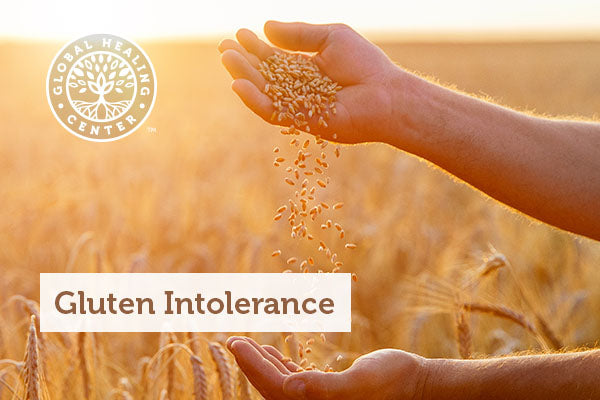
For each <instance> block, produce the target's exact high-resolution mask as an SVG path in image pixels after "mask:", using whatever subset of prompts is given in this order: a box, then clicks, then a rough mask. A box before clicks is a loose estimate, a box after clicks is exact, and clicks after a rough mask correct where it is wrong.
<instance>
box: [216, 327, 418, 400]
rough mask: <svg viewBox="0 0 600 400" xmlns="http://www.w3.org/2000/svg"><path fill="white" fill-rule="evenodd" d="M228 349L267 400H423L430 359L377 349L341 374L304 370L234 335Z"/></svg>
mask: <svg viewBox="0 0 600 400" xmlns="http://www.w3.org/2000/svg"><path fill="white" fill-rule="evenodd" d="M227 347H228V348H229V350H230V351H231V352H232V353H233V354H234V356H235V359H236V361H237V363H238V365H239V366H240V368H241V369H242V371H243V372H244V374H246V376H247V377H248V379H249V380H250V382H251V383H252V385H254V387H255V388H256V389H257V390H258V391H259V392H260V393H261V394H262V395H263V397H265V399H267V400H271V399H273V400H296V399H314V400H320V399H324V400H325V399H327V400H337V399H340V400H342V399H343V400H352V399H374V400H377V399H397V400H402V399H413V398H420V396H421V394H422V392H423V389H424V388H423V387H422V386H423V382H424V381H425V378H426V375H427V369H428V368H427V363H426V361H427V360H426V359H425V358H423V357H419V356H417V355H414V354H411V353H406V352H404V351H401V350H390V349H386V350H378V351H375V352H373V353H369V354H366V355H364V356H362V357H360V358H358V359H356V360H355V361H354V363H353V364H352V366H351V367H350V368H348V369H347V370H345V371H342V372H322V371H314V370H313V371H301V368H300V367H299V366H298V365H297V364H295V363H293V362H291V361H284V360H283V355H282V354H281V353H280V352H279V351H278V350H277V349H276V348H274V347H272V346H260V345H259V344H258V343H256V342H255V341H254V340H252V339H250V338H247V337H240V336H232V337H230V338H229V339H228V340H227Z"/></svg>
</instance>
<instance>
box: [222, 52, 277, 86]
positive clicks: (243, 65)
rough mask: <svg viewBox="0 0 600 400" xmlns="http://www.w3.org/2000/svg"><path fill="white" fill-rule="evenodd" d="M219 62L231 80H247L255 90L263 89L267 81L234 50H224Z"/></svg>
mask: <svg viewBox="0 0 600 400" xmlns="http://www.w3.org/2000/svg"><path fill="white" fill-rule="evenodd" d="M221 62H222V63H223V65H224V66H225V68H227V71H229V74H230V75H231V76H232V77H233V79H239V78H241V79H247V80H249V81H250V82H252V83H253V84H254V85H255V86H256V87H257V88H264V87H265V85H266V84H267V81H266V80H265V78H263V76H262V75H261V73H260V72H258V70H257V69H256V68H254V67H253V66H252V65H250V63H249V62H248V60H247V59H246V58H245V57H244V56H243V55H242V54H241V53H239V52H237V51H235V50H225V52H223V55H222V56H221Z"/></svg>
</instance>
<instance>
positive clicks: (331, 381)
mask: <svg viewBox="0 0 600 400" xmlns="http://www.w3.org/2000/svg"><path fill="white" fill-rule="evenodd" d="M350 382H351V381H350V379H349V373H348V372H347V370H346V371H344V372H322V371H306V372H299V373H296V374H292V375H289V376H288V377H287V378H285V380H284V381H283V392H284V393H285V394H286V395H287V396H290V397H291V398H293V399H298V400H303V399H336V398H349V397H351V395H352V393H351V392H352V387H351V383H350Z"/></svg>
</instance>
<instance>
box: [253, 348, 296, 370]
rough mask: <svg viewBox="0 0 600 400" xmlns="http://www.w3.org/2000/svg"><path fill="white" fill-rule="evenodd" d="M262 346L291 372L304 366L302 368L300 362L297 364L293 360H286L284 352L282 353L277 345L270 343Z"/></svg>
mask: <svg viewBox="0 0 600 400" xmlns="http://www.w3.org/2000/svg"><path fill="white" fill-rule="evenodd" d="M262 347H263V349H265V350H266V351H267V352H268V353H269V354H271V355H272V356H273V357H275V358H277V359H278V360H279V361H280V362H281V363H282V364H283V365H285V367H286V368H287V369H288V370H289V371H290V372H297V371H300V370H301V369H302V368H300V366H299V365H298V364H296V363H295V362H293V361H284V357H283V354H281V352H280V351H279V350H277V349H276V348H275V347H273V346H269V345H263V346H262Z"/></svg>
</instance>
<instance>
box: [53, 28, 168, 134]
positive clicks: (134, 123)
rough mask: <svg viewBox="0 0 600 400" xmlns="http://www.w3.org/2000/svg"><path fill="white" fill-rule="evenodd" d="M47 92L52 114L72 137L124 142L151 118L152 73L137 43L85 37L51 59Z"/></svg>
mask: <svg viewBox="0 0 600 400" xmlns="http://www.w3.org/2000/svg"><path fill="white" fill-rule="evenodd" d="M46 94H47V96H48V102H49V103H50V108H51V109H52V113H53V114H54V116H55V117H56V119H58V122H60V123H61V125H62V126H63V127H65V128H66V129H67V130H68V131H69V132H71V133H72V134H74V135H76V136H79V137H80V138H83V139H86V140H91V141H95V142H107V141H111V140H117V139H121V138H124V137H125V136H127V135H129V134H130V133H132V132H133V131H135V130H136V129H137V128H138V127H139V126H140V125H141V124H142V123H143V122H144V121H145V119H146V118H147V117H148V115H150V111H151V110H152V107H153V106H154V99H155V97H156V75H155V73H154V67H153V66H152V63H151V62H150V59H149V58H148V56H147V55H146V53H144V51H143V50H142V49H141V48H140V47H139V46H137V45H136V44H135V43H133V42H130V41H128V40H125V39H123V38H121V37H118V36H114V35H105V34H97V35H89V36H85V37H83V38H81V39H77V40H75V41H73V42H71V43H69V44H67V45H66V46H64V47H63V48H62V50H60V51H59V52H58V54H57V55H56V57H54V60H53V61H52V64H51V65H50V70H49V71H48V80H47V82H46Z"/></svg>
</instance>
